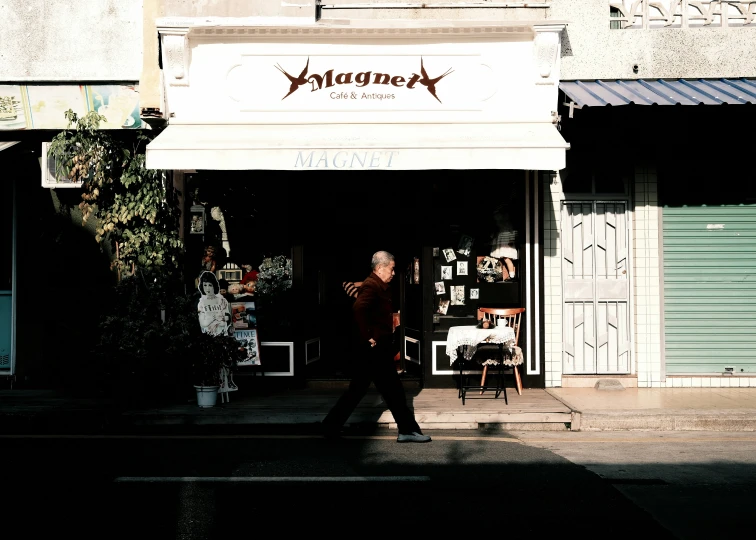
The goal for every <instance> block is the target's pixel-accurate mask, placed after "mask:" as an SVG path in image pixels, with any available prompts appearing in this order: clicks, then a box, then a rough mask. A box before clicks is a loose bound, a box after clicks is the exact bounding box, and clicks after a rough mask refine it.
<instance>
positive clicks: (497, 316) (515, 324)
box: [476, 307, 525, 395]
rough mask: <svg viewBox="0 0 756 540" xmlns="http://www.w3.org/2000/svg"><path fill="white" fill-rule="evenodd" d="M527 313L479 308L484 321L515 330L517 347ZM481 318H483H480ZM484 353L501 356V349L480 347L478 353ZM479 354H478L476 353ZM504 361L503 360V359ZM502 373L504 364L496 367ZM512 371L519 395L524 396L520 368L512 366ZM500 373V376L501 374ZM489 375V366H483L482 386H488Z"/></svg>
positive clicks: (512, 309)
mask: <svg viewBox="0 0 756 540" xmlns="http://www.w3.org/2000/svg"><path fill="white" fill-rule="evenodd" d="M523 313H525V308H489V307H481V308H478V314H479V315H480V316H482V318H483V319H484V320H489V321H493V322H494V324H496V326H498V325H506V326H509V327H511V328H512V329H513V330H514V334H515V341H514V344H515V346H518V345H519V342H520V326H521V322H522V314H523ZM479 318H481V317H479ZM481 350H482V351H483V354H485V353H486V352H491V351H493V352H495V353H496V354H501V349H500V348H499V347H498V346H493V347H492V346H489V345H480V346H478V353H480V352H481ZM476 354H477V353H476ZM502 360H503V358H502ZM495 367H496V368H498V369H499V370H501V372H503V370H505V369H506V368H507V366H505V365H504V364H503V363H502V364H499V365H498V366H495ZM512 371H513V372H514V378H515V385H516V387H517V393H518V394H519V395H522V379H521V378H520V368H519V366H512ZM501 372H500V374H501ZM487 374H488V365H484V366H483V375H482V376H481V379H480V386H481V387H485V386H486V375H487ZM480 393H481V394H482V393H483V390H481V391H480Z"/></svg>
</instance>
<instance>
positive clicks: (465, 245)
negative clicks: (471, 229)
mask: <svg viewBox="0 0 756 540" xmlns="http://www.w3.org/2000/svg"><path fill="white" fill-rule="evenodd" d="M472 246H473V237H472V236H468V235H466V234H463V235H462V238H460V239H459V247H458V248H457V253H460V254H461V255H464V256H465V257H469V256H470V252H471V251H472Z"/></svg>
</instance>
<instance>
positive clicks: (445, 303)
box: [436, 298, 449, 315]
mask: <svg viewBox="0 0 756 540" xmlns="http://www.w3.org/2000/svg"><path fill="white" fill-rule="evenodd" d="M436 311H437V312H438V313H440V314H441V315H446V313H447V312H448V311H449V299H448V298H440V299H439V300H438V309H437V310H436Z"/></svg>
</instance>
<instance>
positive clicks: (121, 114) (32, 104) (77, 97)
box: [0, 84, 144, 131]
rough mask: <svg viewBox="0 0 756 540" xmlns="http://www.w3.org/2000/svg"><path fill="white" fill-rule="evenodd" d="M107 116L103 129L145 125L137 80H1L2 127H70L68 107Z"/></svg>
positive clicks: (9, 128) (8, 129) (84, 112)
mask: <svg viewBox="0 0 756 540" xmlns="http://www.w3.org/2000/svg"><path fill="white" fill-rule="evenodd" d="M69 109H71V110H72V111H73V112H75V113H76V115H77V116H78V117H79V118H81V117H82V116H84V115H85V114H87V113H88V112H91V111H97V112H98V113H99V114H101V115H103V116H104V117H105V121H104V122H102V123H101V124H100V128H101V129H138V128H142V127H144V126H143V123H142V119H141V108H140V106H139V85H138V84H101V85H86V86H84V85H79V84H28V85H4V84H0V131H10V130H21V129H67V127H68V120H67V119H66V111H68V110H69Z"/></svg>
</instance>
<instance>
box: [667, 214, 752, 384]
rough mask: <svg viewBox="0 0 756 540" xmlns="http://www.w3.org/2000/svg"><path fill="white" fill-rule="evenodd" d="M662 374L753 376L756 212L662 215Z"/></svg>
mask: <svg viewBox="0 0 756 540" xmlns="http://www.w3.org/2000/svg"><path fill="white" fill-rule="evenodd" d="M663 223H664V224H663V238H664V333H665V343H664V346H665V359H666V372H667V374H669V375H674V374H696V373H723V372H724V371H725V368H726V367H732V368H734V373H735V374H738V373H751V374H753V373H754V372H756V205H722V206H705V205H704V206H677V207H667V206H665V207H664V209H663Z"/></svg>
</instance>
